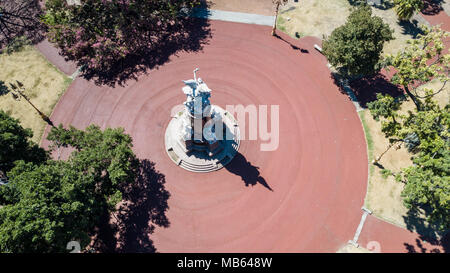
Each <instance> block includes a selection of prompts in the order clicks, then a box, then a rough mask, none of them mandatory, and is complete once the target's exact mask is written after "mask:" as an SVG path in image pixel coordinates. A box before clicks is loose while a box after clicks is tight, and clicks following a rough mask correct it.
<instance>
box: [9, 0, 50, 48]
mask: <svg viewBox="0 0 450 273" xmlns="http://www.w3.org/2000/svg"><path fill="white" fill-rule="evenodd" d="M0 10H1V12H0V53H1V49H2V48H3V47H4V46H6V45H7V44H9V43H11V42H13V41H14V39H15V38H19V37H21V36H25V37H26V38H27V39H28V41H29V42H31V43H32V44H36V43H38V42H40V41H42V40H43V39H44V33H45V26H44V24H42V22H41V16H42V14H43V12H42V6H41V4H40V1H38V0H19V1H13V0H2V1H0Z"/></svg>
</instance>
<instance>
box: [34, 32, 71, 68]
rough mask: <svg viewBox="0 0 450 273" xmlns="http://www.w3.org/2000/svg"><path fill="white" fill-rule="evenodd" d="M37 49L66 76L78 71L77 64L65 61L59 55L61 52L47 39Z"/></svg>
mask: <svg viewBox="0 0 450 273" xmlns="http://www.w3.org/2000/svg"><path fill="white" fill-rule="evenodd" d="M35 47H36V48H37V49H38V50H39V51H40V52H41V53H42V55H44V56H45V57H46V58H47V60H48V61H49V62H50V63H52V64H53V65H54V66H56V67H57V68H58V69H59V70H61V71H62V72H63V73H65V74H66V75H68V76H71V75H72V74H73V73H74V72H75V71H76V70H77V66H76V64H75V63H74V62H68V61H66V60H64V57H63V56H61V55H59V50H58V49H57V48H56V47H55V46H54V45H52V44H51V43H50V42H49V41H48V40H47V39H45V40H43V41H42V42H40V43H39V44H37V45H36V46H35Z"/></svg>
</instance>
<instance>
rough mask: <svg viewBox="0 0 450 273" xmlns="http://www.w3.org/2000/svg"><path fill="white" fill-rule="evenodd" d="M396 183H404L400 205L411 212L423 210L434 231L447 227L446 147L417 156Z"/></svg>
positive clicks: (449, 151)
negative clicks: (435, 228)
mask: <svg viewBox="0 0 450 273" xmlns="http://www.w3.org/2000/svg"><path fill="white" fill-rule="evenodd" d="M413 162H414V165H413V166H411V167H409V168H406V169H404V170H403V171H402V172H401V174H400V175H398V178H397V179H398V180H399V181H402V182H403V183H405V187H404V189H403V191H402V197H403V202H404V204H405V205H406V207H407V208H409V209H410V210H412V211H413V212H419V211H420V209H423V210H424V211H426V212H427V216H428V217H427V220H428V221H429V222H430V223H436V224H437V227H438V229H440V230H443V231H445V230H448V229H449V228H450V171H449V170H450V146H449V145H447V146H446V148H445V149H440V150H439V151H437V152H436V153H434V154H427V153H424V152H421V153H419V154H418V155H417V156H415V157H414V158H413Z"/></svg>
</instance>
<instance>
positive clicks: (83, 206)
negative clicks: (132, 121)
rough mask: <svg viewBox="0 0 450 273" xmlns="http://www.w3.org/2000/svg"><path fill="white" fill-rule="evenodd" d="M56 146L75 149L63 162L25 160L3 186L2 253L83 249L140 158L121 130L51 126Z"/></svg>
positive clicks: (0, 199) (0, 216)
mask: <svg viewBox="0 0 450 273" xmlns="http://www.w3.org/2000/svg"><path fill="white" fill-rule="evenodd" d="M48 138H49V140H51V141H52V142H53V145H52V146H60V147H73V148H75V151H74V152H72V154H71V155H70V157H69V158H68V159H67V160H65V161H53V160H48V161H47V162H46V163H44V164H41V165H35V164H33V163H25V162H23V161H21V162H19V164H18V165H17V166H16V167H14V168H13V169H12V170H11V171H10V172H9V173H8V176H9V183H8V184H6V185H3V186H1V187H0V202H1V205H3V207H1V208H0V252H14V253H15V252H64V251H66V250H65V248H66V245H67V243H68V242H69V241H72V240H77V241H79V242H80V243H81V246H82V247H85V246H86V244H87V243H89V235H91V232H92V231H93V228H94V227H95V226H96V225H98V224H99V221H100V219H101V216H102V215H105V213H106V214H107V213H110V212H112V211H114V210H115V206H116V205H117V204H118V202H119V201H120V200H122V192H121V189H122V187H123V186H125V185H128V184H131V183H134V181H135V177H136V173H137V168H138V166H139V162H138V160H137V159H136V157H135V155H134V153H133V151H132V149H131V148H132V139H131V137H130V136H129V135H126V134H124V131H123V129H111V128H108V129H106V130H104V131H102V130H100V128H99V127H98V126H93V125H92V126H89V127H88V128H86V130H78V129H75V128H73V127H72V128H70V129H64V128H63V127H62V126H61V125H60V126H59V127H57V128H53V129H52V130H51V132H50V133H49V136H48Z"/></svg>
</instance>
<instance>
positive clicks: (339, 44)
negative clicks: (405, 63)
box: [323, 5, 393, 76]
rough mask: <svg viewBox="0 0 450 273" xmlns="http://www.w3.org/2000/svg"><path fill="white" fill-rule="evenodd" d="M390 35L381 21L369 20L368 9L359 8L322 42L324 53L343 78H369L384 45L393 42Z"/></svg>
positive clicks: (373, 18)
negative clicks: (362, 76)
mask: <svg viewBox="0 0 450 273" xmlns="http://www.w3.org/2000/svg"><path fill="white" fill-rule="evenodd" d="M392 33H393V30H391V29H390V28H389V25H387V24H385V23H384V22H383V20H382V19H381V18H380V17H377V16H372V9H371V8H370V7H369V6H368V5H360V6H358V7H357V8H355V9H353V11H352V13H351V14H350V15H349V17H348V18H347V22H346V23H345V24H344V25H342V26H340V27H338V28H336V29H335V30H333V32H332V33H331V35H330V37H328V38H326V39H325V40H324V42H323V53H324V54H325V56H326V57H327V59H328V61H329V62H330V64H332V65H333V66H335V67H337V68H339V69H340V70H341V72H342V73H343V74H345V75H349V76H358V75H368V74H372V73H374V72H375V71H376V70H377V69H378V63H379V61H380V56H381V52H382V51H383V45H384V43H385V42H387V41H390V40H392V39H393V37H392Z"/></svg>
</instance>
